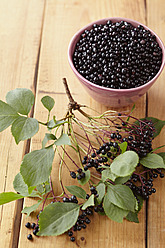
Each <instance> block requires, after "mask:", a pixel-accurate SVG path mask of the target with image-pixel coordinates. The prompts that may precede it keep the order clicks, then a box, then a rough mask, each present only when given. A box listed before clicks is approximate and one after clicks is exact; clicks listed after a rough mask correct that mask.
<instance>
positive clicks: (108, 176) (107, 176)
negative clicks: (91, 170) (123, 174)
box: [101, 168, 117, 182]
mask: <svg viewBox="0 0 165 248" xmlns="http://www.w3.org/2000/svg"><path fill="white" fill-rule="evenodd" d="M101 174H102V177H101V180H102V181H103V182H105V181H106V180H107V179H110V180H111V181H113V182H114V181H115V179H116V177H117V176H116V175H115V174H114V173H112V171H111V168H108V169H105V170H103V171H102V173H101Z"/></svg>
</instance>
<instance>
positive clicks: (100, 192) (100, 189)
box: [96, 183, 105, 204]
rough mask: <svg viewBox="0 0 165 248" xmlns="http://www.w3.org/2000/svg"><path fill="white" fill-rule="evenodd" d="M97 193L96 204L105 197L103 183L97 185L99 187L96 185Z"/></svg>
mask: <svg viewBox="0 0 165 248" xmlns="http://www.w3.org/2000/svg"><path fill="white" fill-rule="evenodd" d="M96 190H97V193H98V195H99V196H98V197H97V202H98V204H100V203H101V202H102V200H103V197H104V195H105V184H104V183H99V185H97V187H96Z"/></svg>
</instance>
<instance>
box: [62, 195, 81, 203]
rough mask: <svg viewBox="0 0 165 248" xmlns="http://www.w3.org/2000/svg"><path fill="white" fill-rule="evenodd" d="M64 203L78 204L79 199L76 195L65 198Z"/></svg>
mask: <svg viewBox="0 0 165 248" xmlns="http://www.w3.org/2000/svg"><path fill="white" fill-rule="evenodd" d="M63 202H72V203H78V200H77V197H76V196H75V195H72V196H71V197H70V198H69V197H64V198H63Z"/></svg>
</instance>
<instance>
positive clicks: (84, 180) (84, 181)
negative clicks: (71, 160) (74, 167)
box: [78, 170, 91, 185]
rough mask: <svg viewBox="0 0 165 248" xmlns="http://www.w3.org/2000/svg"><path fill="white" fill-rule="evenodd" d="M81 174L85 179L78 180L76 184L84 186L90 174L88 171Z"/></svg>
mask: <svg viewBox="0 0 165 248" xmlns="http://www.w3.org/2000/svg"><path fill="white" fill-rule="evenodd" d="M83 172H84V173H85V177H84V178H82V179H81V180H78V183H79V184H80V185H85V184H86V183H87V182H88V181H89V179H90V177H91V173H90V171H89V170H87V171H83Z"/></svg>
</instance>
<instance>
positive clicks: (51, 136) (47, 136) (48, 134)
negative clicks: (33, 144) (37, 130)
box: [42, 133, 57, 148]
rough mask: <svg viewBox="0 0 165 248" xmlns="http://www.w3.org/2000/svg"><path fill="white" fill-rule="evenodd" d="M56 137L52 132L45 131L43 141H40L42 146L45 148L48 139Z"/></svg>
mask: <svg viewBox="0 0 165 248" xmlns="http://www.w3.org/2000/svg"><path fill="white" fill-rule="evenodd" d="M56 139H57V138H56V136H55V135H54V134H52V133H46V134H45V137H44V139H43V141H42V148H45V145H46V143H47V142H48V141H49V140H56Z"/></svg>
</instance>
